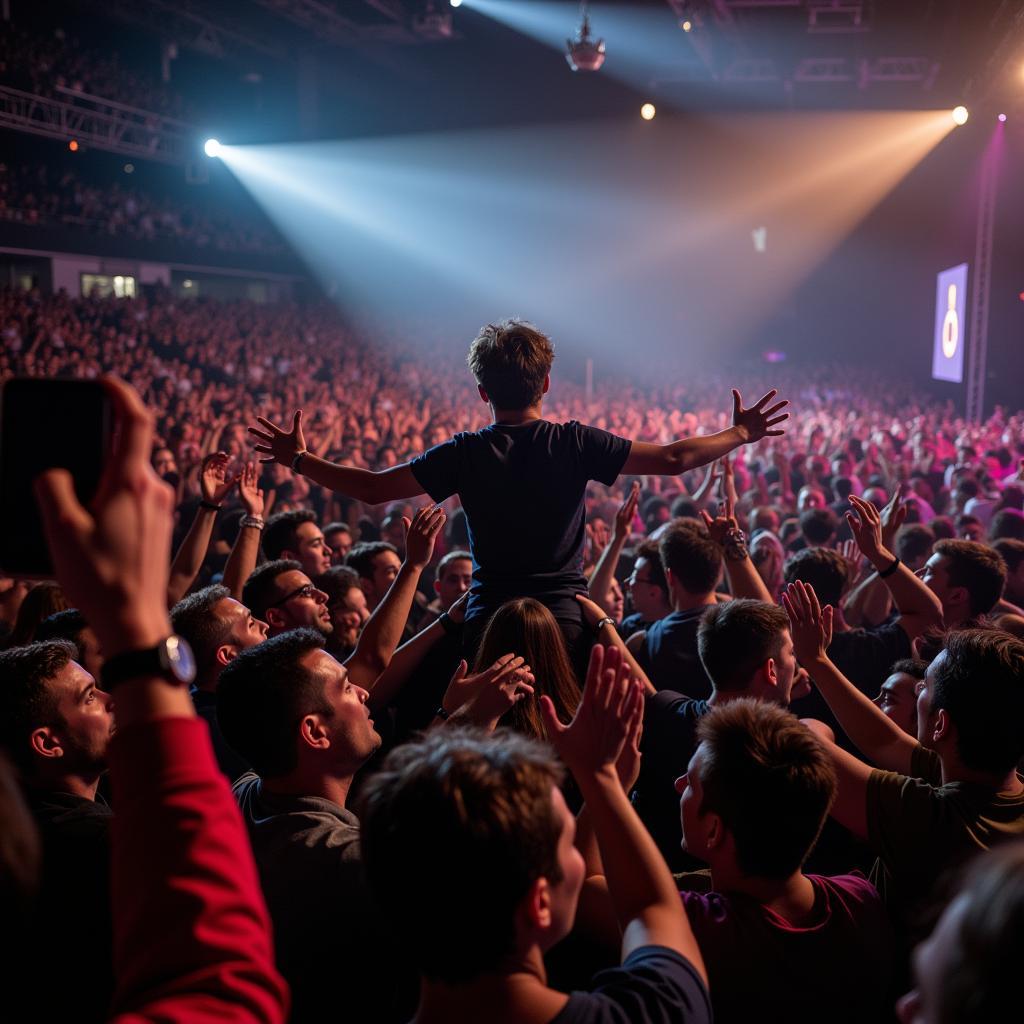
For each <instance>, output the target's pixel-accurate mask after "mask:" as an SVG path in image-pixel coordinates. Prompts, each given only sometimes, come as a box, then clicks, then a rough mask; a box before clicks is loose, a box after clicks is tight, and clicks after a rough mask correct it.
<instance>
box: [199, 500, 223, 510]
mask: <svg viewBox="0 0 1024 1024" xmlns="http://www.w3.org/2000/svg"><path fill="white" fill-rule="evenodd" d="M199 507H200V508H208V509H209V510H210V511H211V512H219V511H220V510H221V509H222V508H223V507H224V506H223V505H218V504H217V503H216V502H215V501H207V500H206V499H205V498H203V500H202V501H201V502H199Z"/></svg>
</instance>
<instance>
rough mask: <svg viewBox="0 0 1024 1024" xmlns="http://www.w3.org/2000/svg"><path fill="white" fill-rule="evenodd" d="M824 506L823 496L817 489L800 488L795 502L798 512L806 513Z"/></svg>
mask: <svg viewBox="0 0 1024 1024" xmlns="http://www.w3.org/2000/svg"><path fill="white" fill-rule="evenodd" d="M826 504H827V502H826V501H825V495H824V494H823V493H822V492H821V491H819V490H818V488H817V487H801V488H800V494H799V496H798V497H797V501H796V508H797V511H798V512H806V511H807V510H808V509H811V508H824V507H825V505H826Z"/></svg>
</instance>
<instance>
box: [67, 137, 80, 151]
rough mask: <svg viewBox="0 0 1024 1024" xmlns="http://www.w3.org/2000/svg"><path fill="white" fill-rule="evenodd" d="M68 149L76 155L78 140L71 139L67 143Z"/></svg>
mask: <svg viewBox="0 0 1024 1024" xmlns="http://www.w3.org/2000/svg"><path fill="white" fill-rule="evenodd" d="M68 149H70V150H71V152H72V153H77V152H78V140H77V139H72V140H71V141H70V142H69V143H68Z"/></svg>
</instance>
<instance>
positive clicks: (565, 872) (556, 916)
mask: <svg viewBox="0 0 1024 1024" xmlns="http://www.w3.org/2000/svg"><path fill="white" fill-rule="evenodd" d="M551 806H552V810H553V811H554V813H555V817H556V818H557V819H558V820H559V821H560V822H561V826H562V827H561V832H560V833H559V837H558V864H559V867H560V868H561V871H562V880H561V881H560V882H557V883H554V884H552V883H549V885H550V893H551V925H550V927H549V929H548V931H547V935H546V937H545V941H544V942H543V943H542V948H543V949H545V950H547V949H550V948H551V946H553V945H555V943H557V942H560V941H561V940H562V939H564V938H565V936H566V935H568V934H569V932H570V931H572V926H573V921H574V920H575V918H576V907H577V905H578V904H579V899H580V891H581V890H582V888H583V876H584V875H585V873H586V871H585V865H584V863H583V857H582V856H581V855H580V852H579V850H577V849H576V846H575V842H574V840H575V838H576V819H575V818H574V817H573V815H572V812H571V811H570V810H569V808H568V806H566V803H565V797H563V796H562V791H561V790H560V789H559V788H558V787H557V786H552V787H551ZM527 898H528V899H529V897H527Z"/></svg>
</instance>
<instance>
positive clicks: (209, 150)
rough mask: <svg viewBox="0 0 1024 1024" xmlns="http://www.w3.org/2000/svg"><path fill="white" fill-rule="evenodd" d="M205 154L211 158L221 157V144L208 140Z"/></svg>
mask: <svg viewBox="0 0 1024 1024" xmlns="http://www.w3.org/2000/svg"><path fill="white" fill-rule="evenodd" d="M203 152H204V153H205V154H206V155H207V156H209V157H218V156H220V143H219V142H218V141H217V140H216V139H207V140H206V143H205V145H204V146H203Z"/></svg>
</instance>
